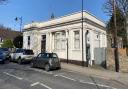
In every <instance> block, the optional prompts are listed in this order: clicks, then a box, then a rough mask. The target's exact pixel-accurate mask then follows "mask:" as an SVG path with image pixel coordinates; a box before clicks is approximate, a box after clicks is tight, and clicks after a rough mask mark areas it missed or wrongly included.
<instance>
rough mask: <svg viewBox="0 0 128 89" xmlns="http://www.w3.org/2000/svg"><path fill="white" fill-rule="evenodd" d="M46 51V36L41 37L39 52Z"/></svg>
mask: <svg viewBox="0 0 128 89" xmlns="http://www.w3.org/2000/svg"><path fill="white" fill-rule="evenodd" d="M45 51H46V35H42V40H41V52H45Z"/></svg>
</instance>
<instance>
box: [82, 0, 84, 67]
mask: <svg viewBox="0 0 128 89" xmlns="http://www.w3.org/2000/svg"><path fill="white" fill-rule="evenodd" d="M81 9H82V24H81V25H82V28H81V34H82V66H84V50H83V48H84V47H83V14H84V13H83V10H84V1H83V0H82V7H81Z"/></svg>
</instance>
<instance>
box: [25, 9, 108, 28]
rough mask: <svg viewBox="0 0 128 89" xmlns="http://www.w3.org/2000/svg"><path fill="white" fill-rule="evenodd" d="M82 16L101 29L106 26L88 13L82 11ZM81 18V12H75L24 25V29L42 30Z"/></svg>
mask: <svg viewBox="0 0 128 89" xmlns="http://www.w3.org/2000/svg"><path fill="white" fill-rule="evenodd" d="M83 14H84V15H83V18H85V19H88V20H90V21H92V22H94V23H97V24H98V25H100V26H102V27H106V25H105V23H104V22H103V21H101V20H100V19H98V18H97V17H96V16H94V15H92V14H90V13H89V12H87V11H84V12H83ZM81 18H82V15H81V11H80V12H75V13H72V14H69V15H65V16H61V17H58V18H55V19H51V20H48V21H44V22H34V23H30V24H27V25H25V26H24V29H28V28H31V27H38V28H43V27H47V26H52V25H56V24H62V23H66V22H70V21H74V20H81Z"/></svg>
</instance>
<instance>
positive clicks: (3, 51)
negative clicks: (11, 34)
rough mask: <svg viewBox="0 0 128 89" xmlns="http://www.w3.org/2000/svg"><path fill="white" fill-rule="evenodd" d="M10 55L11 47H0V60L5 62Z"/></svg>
mask: <svg viewBox="0 0 128 89" xmlns="http://www.w3.org/2000/svg"><path fill="white" fill-rule="evenodd" d="M8 56H9V49H8V48H0V62H1V63H4V62H5V61H6V60H7V59H8Z"/></svg>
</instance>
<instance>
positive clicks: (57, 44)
mask: <svg viewBox="0 0 128 89" xmlns="http://www.w3.org/2000/svg"><path fill="white" fill-rule="evenodd" d="M81 16H82V15H81V12H77V13H73V14H70V15H67V16H63V17H60V18H56V19H53V20H50V21H46V22H41V23H31V24H28V25H25V26H24V32H23V48H26V49H32V50H33V51H34V53H35V55H37V54H38V53H40V52H41V42H42V41H41V40H42V35H45V36H46V48H45V50H46V51H47V52H55V53H57V54H58V56H59V57H60V58H62V59H67V56H68V59H69V60H75V61H81V60H82V40H81V39H82V30H81V27H82V24H81ZM28 41H29V42H28ZM67 43H68V45H67ZM87 44H89V45H90V46H89V47H90V48H89V50H90V51H89V52H90V64H92V61H93V60H95V57H94V48H106V47H107V39H106V29H105V24H104V23H103V22H102V21H100V20H99V19H97V18H96V17H95V16H93V15H91V14H90V13H88V12H84V24H83V54H84V61H86V48H87ZM67 46H68V47H67ZM67 53H68V54H67Z"/></svg>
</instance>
